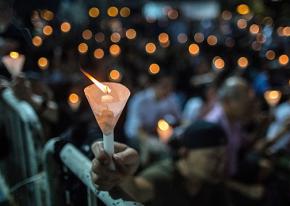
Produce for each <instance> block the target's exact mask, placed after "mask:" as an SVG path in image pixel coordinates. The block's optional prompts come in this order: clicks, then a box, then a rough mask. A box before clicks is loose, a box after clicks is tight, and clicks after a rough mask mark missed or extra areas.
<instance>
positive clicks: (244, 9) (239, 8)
mask: <svg viewBox="0 0 290 206" xmlns="http://www.w3.org/2000/svg"><path fill="white" fill-rule="evenodd" d="M237 12H238V13H239V14H241V15H246V14H249V13H250V8H249V6H248V5H247V4H240V5H238V6H237Z"/></svg>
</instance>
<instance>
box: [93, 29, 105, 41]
mask: <svg viewBox="0 0 290 206" xmlns="http://www.w3.org/2000/svg"><path fill="white" fill-rule="evenodd" d="M95 40H96V42H98V43H102V42H103V41H105V34H104V33H103V32H98V33H96V34H95Z"/></svg>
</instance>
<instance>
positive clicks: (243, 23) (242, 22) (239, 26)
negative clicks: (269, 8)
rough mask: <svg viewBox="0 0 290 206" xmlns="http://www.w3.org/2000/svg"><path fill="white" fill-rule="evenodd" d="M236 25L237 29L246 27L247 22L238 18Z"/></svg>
mask: <svg viewBox="0 0 290 206" xmlns="http://www.w3.org/2000/svg"><path fill="white" fill-rule="evenodd" d="M237 26H238V28H239V29H245V28H247V26H248V23H247V21H246V20H245V19H239V20H238V21H237Z"/></svg>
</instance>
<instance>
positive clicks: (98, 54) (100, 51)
mask: <svg viewBox="0 0 290 206" xmlns="http://www.w3.org/2000/svg"><path fill="white" fill-rule="evenodd" d="M104 55H105V54H104V50H103V49H101V48H98V49H95V51H94V57H95V58H96V59H102V58H103V57H104Z"/></svg>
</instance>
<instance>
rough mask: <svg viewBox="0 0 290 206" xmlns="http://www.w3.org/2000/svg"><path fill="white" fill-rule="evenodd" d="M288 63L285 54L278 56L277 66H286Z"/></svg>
mask: <svg viewBox="0 0 290 206" xmlns="http://www.w3.org/2000/svg"><path fill="white" fill-rule="evenodd" d="M288 63H289V57H288V56H287V55H286V54H282V55H280V56H279V64H281V65H283V66H284V65H287V64H288Z"/></svg>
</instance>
